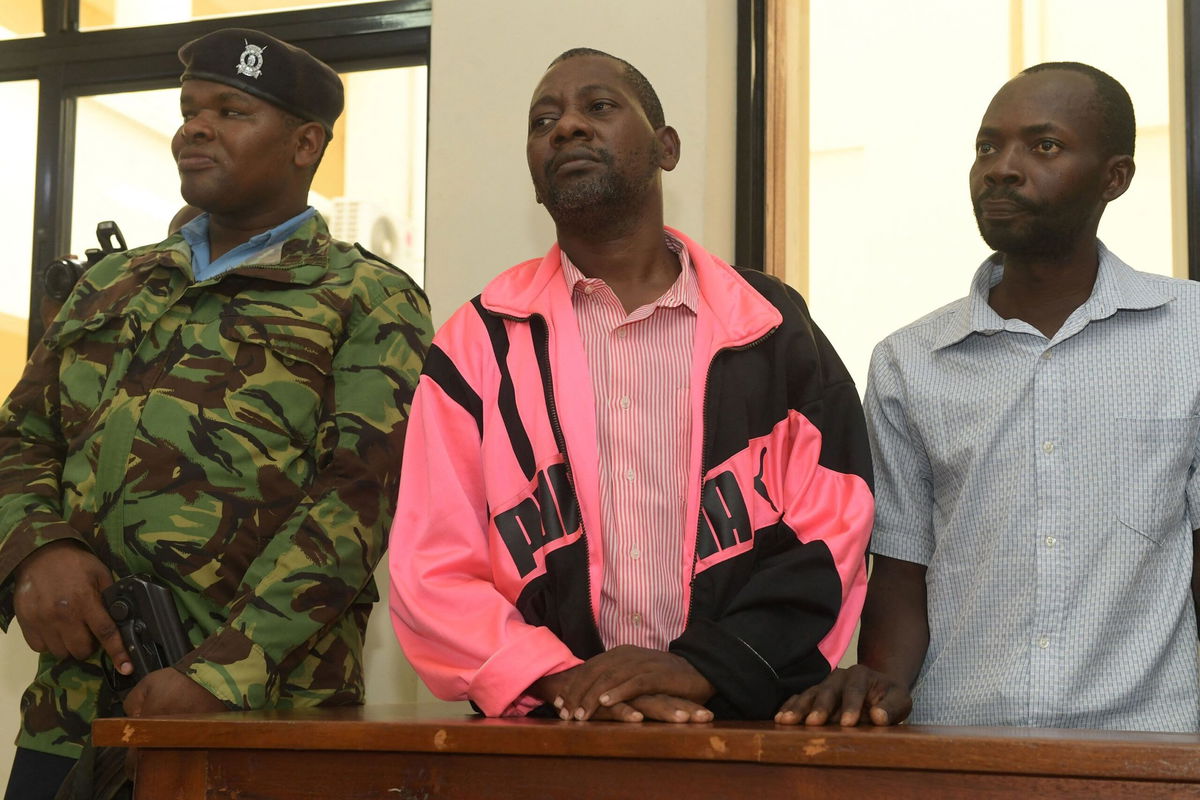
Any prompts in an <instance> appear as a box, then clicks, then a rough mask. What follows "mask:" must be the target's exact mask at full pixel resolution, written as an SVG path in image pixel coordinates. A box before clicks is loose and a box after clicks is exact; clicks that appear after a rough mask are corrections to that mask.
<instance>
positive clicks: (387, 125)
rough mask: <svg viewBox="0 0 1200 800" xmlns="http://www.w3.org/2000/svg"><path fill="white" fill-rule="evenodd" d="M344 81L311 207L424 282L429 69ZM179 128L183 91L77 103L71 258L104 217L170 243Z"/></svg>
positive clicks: (138, 236)
mask: <svg viewBox="0 0 1200 800" xmlns="http://www.w3.org/2000/svg"><path fill="white" fill-rule="evenodd" d="M343 81H344V82H345V84H346V113H345V114H343V115H342V117H341V119H339V120H338V123H337V125H336V127H335V128H334V137H333V140H332V141H331V142H330V145H329V148H328V150H327V151H326V153H325V157H324V159H323V160H322V162H321V166H320V168H319V169H318V170H317V174H316V177H315V179H314V181H313V186H312V191H311V192H310V194H309V202H310V203H311V204H312V205H313V206H315V207H316V209H317V210H318V211H320V212H321V214H323V215H324V216H325V219H326V220H327V222H328V223H329V226H330V229H331V232H332V233H333V235H334V236H335V237H337V238H340V239H345V240H348V241H352V242H354V241H357V242H361V243H362V245H363V246H364V247H365V248H367V249H368V250H370V251H371V252H373V253H375V254H377V255H379V256H380V257H382V258H386V259H387V260H389V261H391V262H393V263H395V264H396V265H398V266H400V267H402V268H403V269H404V270H405V271H407V272H408V273H409V274H410V275H412V277H413V278H414V279H415V280H417V281H418V282H420V281H422V279H423V277H424V261H425V128H426V124H425V118H426V108H425V102H426V81H427V69H426V68H425V67H423V66H422V67H405V68H398V69H385V70H373V71H370V72H355V73H348V74H346V75H343ZM178 126H179V90H178V89H174V88H172V89H159V90H154V91H147V92H130V93H126V94H108V95H98V96H92V97H82V98H80V100H79V105H78V110H77V133H76V137H75V141H76V146H75V194H74V203H73V218H72V226H71V249H72V251H73V252H74V253H76V254H79V255H82V254H83V253H84V252H85V251H86V250H87V249H88V248H94V247H96V246H97V241H96V224H97V223H98V222H101V221H104V220H113V221H114V222H116V223H117V225H118V226H119V227H120V229H121V231H122V233H123V234H124V237H125V241H126V242H127V243H128V244H129V246H130V247H136V246H139V245H144V244H153V243H154V242H158V241H161V240H163V239H164V238H166V236H167V226H168V224H169V223H170V221H171V218H172V217H173V216H174V215H175V212H176V211H178V210H179V208H180V207H181V206H182V205H183V200H182V198H181V197H180V195H179V176H178V173H177V172H176V169H175V165H174V162H173V161H172V158H171V137H172V136H173V135H174V133H175V130H176V129H177V128H178ZM30 161H32V157H31V158H30ZM26 227H30V226H26Z"/></svg>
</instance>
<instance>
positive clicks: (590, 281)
mask: <svg viewBox="0 0 1200 800" xmlns="http://www.w3.org/2000/svg"><path fill="white" fill-rule="evenodd" d="M663 237H664V240H665V241H666V245H667V249H668V250H670V251H671V252H673V253H674V254H675V255H676V256H678V257H679V267H680V270H679V277H678V278H676V279H675V282H674V283H673V284H671V287H670V288H669V289H667V291H666V292H664V293H663V295H662V297H660V298H658V300H656V301H654V303H652V304H650V305H653V306H655V307H658V308H674V307H675V306H686V307H687V308H689V309H691V311H692V313H696V309H697V308H699V304H700V287H699V285H698V284H697V282H696V273H695V270H694V269H693V268H692V257H691V255H690V254H689V253H688V249H687V247H685V246H684V244H683V242H681V241H680V240H679V239H678V238H676V237H675V236H673V235H672V234H671V233H670V231H664V232H663ZM560 253H561V255H560V259H561V263H562V271H563V278H564V279H565V280H566V282H567V291H568V292H570V293H571V294H572V295H574V294H575V293H576V292H582V291H584V290H585V289H586V288H587V287H588V286H607V284H606V283H604V281H603V280H602V279H600V278H589V277H588V276H586V275H584V274H583V273H582V272H580V271H579V267H577V266H575V264H574V263H572V261H571V259H570V258H569V257H568V256H567V254H566V252H565V251H560Z"/></svg>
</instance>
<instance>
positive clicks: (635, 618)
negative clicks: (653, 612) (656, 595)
mask: <svg viewBox="0 0 1200 800" xmlns="http://www.w3.org/2000/svg"><path fill="white" fill-rule="evenodd" d="M629 621H630V622H631V623H632V624H633V626H634V627H635V628H636V627H638V626H639V625H641V624H642V615H641V614H637V613H634V614H630V615H629Z"/></svg>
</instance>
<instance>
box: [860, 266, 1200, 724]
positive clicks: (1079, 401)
mask: <svg viewBox="0 0 1200 800" xmlns="http://www.w3.org/2000/svg"><path fill="white" fill-rule="evenodd" d="M1099 252H1100V269H1099V273H1098V275H1097V278H1096V284H1095V287H1094V289H1093V290H1092V295H1091V297H1090V298H1089V299H1088V301H1087V302H1086V303H1084V304H1083V305H1082V306H1080V307H1079V308H1078V309H1076V310H1075V312H1074V313H1073V314H1071V316H1070V318H1068V319H1067V321H1066V322H1065V323H1064V324H1063V326H1062V328H1061V329H1060V330H1059V331H1058V332H1057V333H1056V334H1055V335H1054V338H1053V339H1050V340H1047V339H1046V337H1045V336H1044V335H1043V334H1041V333H1040V332H1039V331H1038V330H1037V329H1035V328H1034V327H1032V326H1031V325H1029V324H1027V323H1025V322H1022V321H1020V320H1015V319H1014V320H1004V319H1002V318H1001V317H1000V316H999V315H998V314H996V312H995V311H993V310H992V308H991V307H990V306H989V305H988V303H987V297H988V292H989V290H990V288H991V287H992V286H994V285H995V284H996V283H997V282H998V281H999V280H1000V276H1001V274H1002V272H1003V266H1002V264H1001V263H1000V260H999V257H998V256H993V257H992V258H991V259H989V260H988V261H985V262H984V263H983V265H982V266H981V267H980V268H979V271H978V272H977V273H976V274H975V279H974V281H973V283H972V285H971V293H970V295H969V296H968V297H966V298H964V299H962V300H958V301H956V302H954V303H951V304H950V305H948V306H945V307H944V308H941V309H939V310H938V311H935V312H933V313H932V314H930V315H928V316H926V317H924V318H923V319H921V320H918V321H917V322H915V323H913V324H912V325H909V326H908V327H906V328H903V329H901V330H900V331H898V332H896V333H894V334H892V335H891V336H889V337H888V338H887V339H885V340H884V341H883V342H882V343H880V345H879V346H878V347H877V348H876V349H875V353H874V355H873V357H872V359H871V371H870V378H869V381H868V386H867V397H866V412H867V420H868V423H869V429H870V433H871V444H872V448H873V451H874V454H875V491H876V517H875V531H874V534H873V537H872V542H871V550H872V551H873V552H875V553H879V554H880V555H884V556H890V557H892V558H898V559H903V560H905V561H911V562H916V563H919V564H925V565H927V566H928V572H927V585H928V607H929V628H930V641H929V650H928V652H927V653H926V657H925V663H924V665H923V666H922V667H921V672H920V675H919V677H918V678H917V682H916V685H915V687H914V691H913V697H914V708H913V713H912V716H911V717H910V721H912V722H914V723H925V724H951V725H1035V726H1042V727H1095V728H1110V729H1118V730H1158V731H1195V730H1197V727H1198V724H1200V692H1198V689H1197V657H1196V649H1197V648H1196V619H1195V614H1194V611H1193V605H1192V592H1191V576H1192V531H1193V529H1196V528H1200V471H1198V469H1197V467H1198V465H1200V284H1197V283H1193V282H1191V281H1181V280H1176V279H1173V278H1165V277H1161V276H1156V275H1147V274H1145V273H1140V272H1135V271H1134V270H1132V269H1130V268H1129V267H1128V266H1127V265H1126V264H1125V263H1123V262H1122V261H1121V260H1120V259H1118V258H1117V257H1116V256H1114V255H1113V254H1112V253H1110V252H1108V250H1107V249H1105V247H1104V246H1103V245H1099Z"/></svg>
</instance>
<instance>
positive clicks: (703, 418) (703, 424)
mask: <svg viewBox="0 0 1200 800" xmlns="http://www.w3.org/2000/svg"><path fill="white" fill-rule="evenodd" d="M777 330H779V326H775V327H774V328H771V329H770V330H769V331H767V332H766V333H764V334H763V335H762V336H760V337H758V338H757V339H755V340H754V341H752V342H750V343H748V344H743V345H738V346H737V347H722V348H721V349H720V350H718V351H717V352H715V353H713V357H712V358H711V359H709V362H708V369H707V370H705V372H704V404H703V405H702V406H701V409H700V435H701V436H702V437H704V441H703V442H702V444H701V450H700V475H699V476H698V479H697V481H696V482H697V484H698V487H699V488H698V489H697V491H696V496H697V498H699V500H698V503H699V505H698V507H697V509H696V543H695V544H694V545H693V546H692V573H691V575H689V576H688V587H689V592H688V607H687V615H686V616H685V617H684V618H683V624H684V627H687V624H688V623H689V622H690V621H691V619H692V610H693V609H694V608H695V606H696V593H695V592H694V591H690V588H691V587H692V586H693V584H695V582H696V563H697V562H698V561H699V556H698V554H699V551H700V547H699V545H700V534H701V530H700V522H701V520H702V519H703V517H702V516H701V515H703V514H704V473H705V471H706V467H707V465H706V463H705V459H706V457H707V453H708V449H709V448H708V381H709V378H711V377H712V369H713V364H715V363H716V362H717V359H718V358H720V357H721V354H722V353H731V352H737V351H741V350H749V349H750V348H751V347H757V346H758V345H760V344H762V343H763V341H765V340H766V339H767V338H768V337H769V336H771V335H772V334H773V333H775V331H777ZM581 518H582V517H581Z"/></svg>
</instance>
